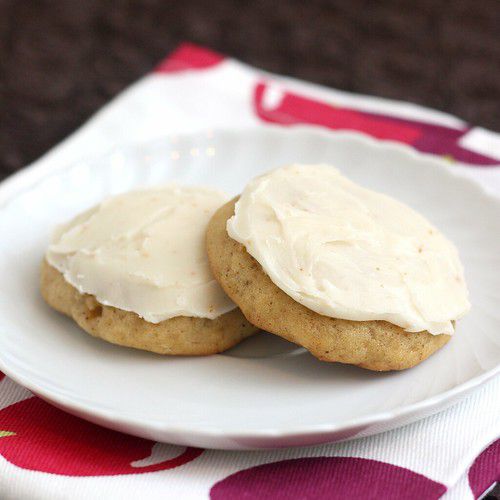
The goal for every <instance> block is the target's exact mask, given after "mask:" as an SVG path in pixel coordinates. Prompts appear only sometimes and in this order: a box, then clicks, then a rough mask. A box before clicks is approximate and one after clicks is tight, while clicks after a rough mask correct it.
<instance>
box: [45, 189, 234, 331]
mask: <svg viewBox="0 0 500 500" xmlns="http://www.w3.org/2000/svg"><path fill="white" fill-rule="evenodd" d="M226 200H227V198H226V196H225V195H223V194H222V193H220V192H218V191H215V190H212V189H207V188H201V187H178V186H173V185H170V186H163V187H158V188H153V189H144V190H139V191H132V192H129V193H125V194H121V195H118V196H114V197H112V198H109V199H107V200H105V201H103V202H102V203H101V204H100V205H98V206H96V207H94V208H91V209H90V210H88V211H86V212H84V213H83V214H80V215H78V216H77V217H75V218H74V219H73V220H72V221H70V222H69V223H67V224H65V225H62V226H60V227H59V228H57V230H56V231H55V233H54V236H53V239H52V242H51V244H50V246H49V248H48V251H47V253H46V259H47V261H48V262H49V264H50V265H52V266H53V267H55V268H56V269H58V270H59V271H60V272H61V273H63V275H64V277H65V279H66V281H68V282H69V283H70V284H71V285H73V286H74V287H75V288H77V289H78V291H79V292H80V293H88V294H92V295H95V296H96V298H97V300H98V301H99V302H100V303H102V304H104V305H110V306H114V307H117V308H119V309H123V310H125V311H132V312H135V313H137V314H138V315H139V316H141V317H142V318H144V319H145V320H146V321H149V322H150V323H159V322H160V321H163V320H165V319H169V318H172V317H175V316H193V317H202V318H210V319H214V318H216V317H217V316H220V315H221V314H223V313H226V312H228V311H230V310H232V309H234V308H235V307H236V306H235V305H234V304H233V303H232V302H231V300H230V299H229V298H228V297H227V296H226V295H225V293H224V292H223V290H222V288H221V287H220V286H219V284H218V283H217V282H216V281H215V278H214V277H213V275H212V273H211V271H210V268H209V264H208V258H207V256H206V252H205V231H206V226H207V223H208V221H209V220H210V218H211V216H212V214H213V213H214V212H215V211H216V210H217V209H218V208H219V207H220V206H221V205H222V204H223V203H224V202H225V201H226Z"/></svg>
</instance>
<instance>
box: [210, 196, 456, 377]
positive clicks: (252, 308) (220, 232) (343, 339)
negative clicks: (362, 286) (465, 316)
mask: <svg viewBox="0 0 500 500" xmlns="http://www.w3.org/2000/svg"><path fill="white" fill-rule="evenodd" d="M235 203H236V199H234V200H232V201H230V202H229V203H227V204H226V205H224V206H223V207H221V208H220V209H219V210H218V211H217V212H216V213H215V214H214V216H213V217H212V219H211V221H210V223H209V226H208V231H207V250H208V257H209V261H210V266H211V267H212V271H213V273H214V275H215V277H216V279H217V281H219V283H220V284H221V286H222V288H223V289H224V290H225V292H226V293H227V295H229V297H230V298H231V299H232V300H233V301H234V302H235V303H236V304H237V305H238V306H239V307H240V309H241V310H242V312H243V314H244V315H245V316H246V318H247V319H248V321H250V322H251V323H252V324H254V325H256V326H257V327H259V328H261V329H263V330H267V331H268V332H271V333H274V334H276V335H279V336H280V337H283V338H285V339H287V340H289V341H291V342H294V343H296V344H299V345H301V346H303V347H305V348H306V349H307V350H308V351H310V352H311V354H313V355H314V356H316V357H317V358H318V359H321V360H323V361H338V362H340V363H348V364H353V365H358V366H361V367H363V368H367V369H369V370H376V371H386V370H403V369H405V368H410V367H412V366H415V365H417V364H418V363H420V362H421V361H423V360H424V359H426V358H428V357H429V356H430V355H431V354H432V353H433V352H435V351H436V350H437V349H439V348H440V347H442V346H443V345H444V344H446V342H448V340H449V339H450V336H449V335H432V334H430V333H429V332H418V333H408V332H405V331H404V330H403V329H402V328H400V327H398V326H396V325H393V324H391V323H387V322H386V321H349V320H343V319H335V318H330V317H327V316H322V315H320V314H318V313H316V312H314V311H311V310H310V309H307V308H306V307H304V306H303V305H302V304H299V303H298V302H296V301H295V300H293V299H292V298H291V297H290V296H288V295H287V294H286V293H285V292H283V291H282V290H281V289H280V288H278V287H277V286H276V285H275V284H274V283H273V282H272V281H271V279H270V278H269V277H268V276H267V274H266V273H265V272H264V271H263V270H262V267H261V266H260V264H259V263H258V262H257V261H256V260H255V259H254V258H253V257H252V256H251V255H250V254H249V253H248V252H247V251H246V250H245V247H244V246H243V245H241V244H240V243H238V242H237V241H235V240H233V239H232V238H230V237H229V235H228V234H227V231H226V222H227V220H228V219H229V218H230V217H231V216H232V215H233V214H234V205H235Z"/></svg>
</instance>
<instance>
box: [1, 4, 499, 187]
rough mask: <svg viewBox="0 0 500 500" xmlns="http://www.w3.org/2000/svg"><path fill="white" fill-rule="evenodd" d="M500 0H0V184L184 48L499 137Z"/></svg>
mask: <svg viewBox="0 0 500 500" xmlns="http://www.w3.org/2000/svg"><path fill="white" fill-rule="evenodd" d="M499 26H500V4H499V2H498V0H454V1H450V0H442V1H436V0H419V1H418V2H404V1H401V0H377V1H373V0H342V1H319V0H315V1H309V2H304V1H303V0H268V1H263V0H260V1H247V0H245V1H235V0H233V1H231V0H214V1H206V0H183V1H177V0H149V1H146V0H135V1H121V0H114V1H112V2H105V1H102V0H85V1H81V0H45V1H44V0H29V1H22V0H0V178H2V177H4V176H5V175H7V174H8V173H11V172H13V171H14V170H17V169H19V168H21V167H23V166H24V165H26V164H27V163H29V162H31V161H33V160H34V159H36V158H37V157H38V156H40V155H41V154H42V153H44V152H45V151H46V150H47V149H49V148H50V147H52V146H54V145H55V144H57V143H58V142H59V141H60V140H62V139H63V138H64V137H65V136H67V135H68V134H69V133H70V132H71V131H73V130H74V129H75V128H76V127H77V126H78V125H80V124H82V123H83V122H84V120H85V119H87V118H88V117H89V116H90V115H91V114H92V113H93V112H95V111H96V110H97V109H99V108H100V107H101V106H102V105H103V104H105V103H106V102H107V101H108V100H109V99H110V98H111V97H112V96H113V95H115V94H116V93H118V92H119V91H120V90H122V89H123V88H124V87H126V86H127V85H129V84H130V83H131V82H133V81H135V80H136V79H137V78H139V77H140V76H142V75H143V74H145V73H146V72H148V71H149V70H150V69H151V68H152V67H153V66H154V65H155V64H156V63H157V62H158V61H159V60H161V59H162V58H163V57H164V56H165V55H166V54H167V53H168V52H169V51H171V50H172V49H173V48H174V47H175V46H176V45H177V44H178V43H179V42H181V41H184V40H189V41H192V42H195V43H199V44H202V45H207V46H209V47H212V48H213V49H216V50H218V51H221V52H224V53H227V54H231V55H233V56H234V57H237V58H240V59H241V60H243V61H246V62H248V63H250V64H253V65H255V66H258V67H261V68H264V69H267V70H270V71H275V72H278V73H284V74H289V75H293V76H296V77H300V78H304V79H306V80H310V81H314V82H319V83H322V84H325V85H329V86H332V87H336V88H339V89H345V90H349V91H354V92H361V93H367V94H374V95H380V96H385V97H390V98H395V99H403V100H408V101H413V102H417V103H421V104H425V105H428V106H431V107H435V108H438V109H442V110H445V111H448V112H451V113H454V114H456V115H458V116H461V117H462V118H464V119H466V120H469V121H470V122H473V123H475V124H478V125H482V126H485V127H489V128H492V129H496V130H500V78H499V77H498V70H499V68H500V30H499Z"/></svg>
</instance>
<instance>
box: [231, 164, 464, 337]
mask: <svg viewBox="0 0 500 500" xmlns="http://www.w3.org/2000/svg"><path fill="white" fill-rule="evenodd" d="M227 231H228V234H229V236H230V237H231V238H233V239H234V240H236V241H238V242H239V243H241V244H243V245H244V246H245V248H246V249H247V251H248V252H249V253H250V255H252V256H253V257H254V258H255V259H256V260H257V261H258V262H259V263H260V264H261V265H262V268H263V269H264V271H265V272H266V273H267V275H268V276H269V277H270V279H271V280H272V281H273V282H274V284H275V285H276V286H278V287H279V288H280V289H281V290H283V291H284V292H285V293H286V294H288V295H289V296H290V297H292V298H293V299H294V300H295V301H297V302H299V303H300V304H302V305H304V306H305V307H307V308H309V309H311V310H313V311H315V312H317V313H319V314H322V315H325V316H330V317H333V318H342V319H349V320H354V321H369V320H385V321H388V322H390V323H393V324H395V325H398V326H400V327H402V328H403V329H404V330H406V331H407V332H419V331H423V330H427V331H429V332H430V333H432V334H434V335H438V334H441V333H445V334H449V335H451V334H452V333H453V330H454V326H453V321H454V320H457V319H459V318H460V317H461V316H463V315H464V314H465V313H467V311H468V310H469V308H470V304H469V301H468V292H467V287H466V284H465V281H464V276H463V269H462V265H461V263H460V260H459V257H458V253H457V250H456V248H455V247H454V245H453V244H452V243H451V242H450V241H448V240H447V239H446V238H445V237H444V236H443V235H442V234H441V233H440V232H439V231H438V230H437V229H436V228H435V227H434V226H432V225H431V224H430V223H429V222H428V221H427V220H426V219H425V218H424V217H422V216H421V215H419V214H418V213H416V212H415V211H414V210H412V209H411V208H409V207H407V206H406V205H404V204H402V203H400V202H398V201H396V200H394V199H392V198H390V197H389V196H386V195H383V194H380V193H376V192H374V191H371V190H368V189H365V188H363V187H361V186H359V185H357V184H355V183H354V182H352V181H350V180H349V179H347V178H346V177H344V176H342V175H341V174H340V173H339V171H338V170H336V169H335V168H333V167H331V166H328V165H292V166H287V167H283V168H279V169H277V170H274V171H271V172H270V173H268V174H265V175H263V176H261V177H258V178H256V179H254V180H253V181H251V182H250V183H249V184H248V185H247V187H246V188H245V190H244V191H243V193H242V195H241V197H240V199H239V200H238V202H237V203H236V207H235V214H234V216H233V217H232V218H231V219H229V221H228V223H227Z"/></svg>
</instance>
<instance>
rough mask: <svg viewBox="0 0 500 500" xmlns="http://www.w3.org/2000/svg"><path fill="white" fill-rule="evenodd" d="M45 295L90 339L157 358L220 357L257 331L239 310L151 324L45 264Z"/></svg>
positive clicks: (43, 293)
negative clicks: (78, 286)
mask: <svg viewBox="0 0 500 500" xmlns="http://www.w3.org/2000/svg"><path fill="white" fill-rule="evenodd" d="M41 291H42V296H43V298H44V299H45V301H46V302H47V304H49V305H50V306H51V307H53V308H54V309H56V310H57V311H59V312H62V313H63V314H66V315H67V316H69V317H71V318H73V319H74V320H75V321H76V322H77V323H78V325H80V326H81V327H82V328H83V329H84V330H85V331H86V332H87V333H90V335H93V336H94V337H99V338H101V339H103V340H106V341H108V342H111V343H113V344H119V345H122V346H127V347H135V348H136V349H144V350H146V351H152V352H156V353H159V354H173V355H189V356H199V355H208V354H216V353H218V352H222V351H225V350H226V349H229V348H230V347H233V346H235V345H236V344H237V343H238V342H240V341H241V340H243V339H244V338H246V337H248V336H250V335H252V334H253V333H254V332H256V331H257V328H255V327H254V326H252V325H251V324H250V323H249V322H248V321H247V320H246V319H245V317H244V316H243V314H242V313H241V311H240V310H239V309H234V310H232V311H230V312H228V313H225V314H222V315H221V316H219V317H218V318H215V319H207V318H192V317H186V316H178V317H176V318H171V319H167V320H165V321H162V322H160V323H156V324H154V323H149V322H147V321H145V320H144V319H142V318H140V317H139V316H138V315H137V314H135V313H132V312H128V311H123V310H122V309H117V308H115V307H111V306H104V305H102V304H100V303H99V302H97V300H96V299H95V297H94V296H93V295H82V294H81V293H80V292H78V290H77V289H76V288H74V287H73V286H72V285H70V284H69V283H68V282H67V281H66V280H65V279H64V277H63V275H62V274H61V273H60V272H59V271H58V270H57V269H55V268H54V267H52V266H51V265H49V264H48V263H47V261H45V260H44V261H43V264H42V271H41Z"/></svg>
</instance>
